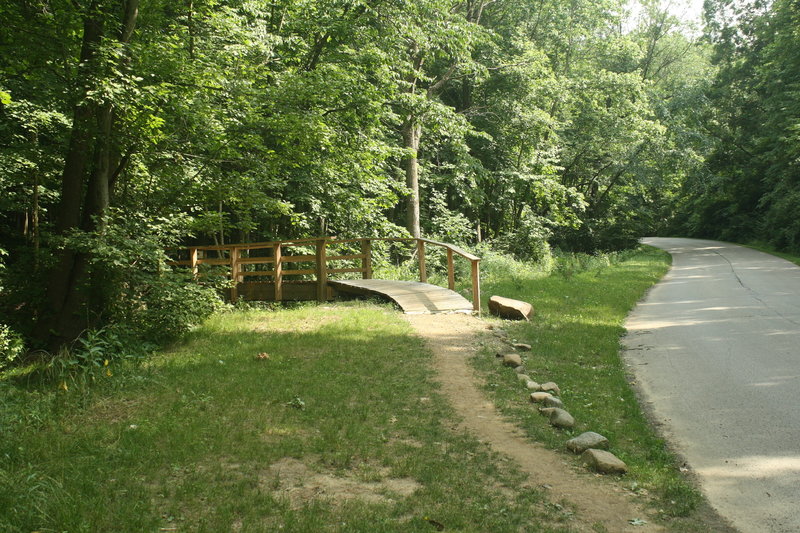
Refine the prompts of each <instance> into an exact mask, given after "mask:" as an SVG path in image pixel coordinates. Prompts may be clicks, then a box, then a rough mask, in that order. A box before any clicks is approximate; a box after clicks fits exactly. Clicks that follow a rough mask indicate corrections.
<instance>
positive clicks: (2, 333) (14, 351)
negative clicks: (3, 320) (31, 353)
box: [0, 324, 25, 370]
mask: <svg viewBox="0 0 800 533" xmlns="http://www.w3.org/2000/svg"><path fill="white" fill-rule="evenodd" d="M24 351H25V344H24V343H23V341H22V338H21V337H20V336H19V335H17V334H16V333H15V332H14V331H13V330H12V329H11V328H9V327H8V326H7V325H5V324H0V370H2V369H3V368H5V367H6V366H8V365H9V364H11V363H13V362H14V361H15V360H16V359H17V358H19V356H21V355H22V353H23V352H24Z"/></svg>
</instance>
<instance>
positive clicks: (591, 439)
mask: <svg viewBox="0 0 800 533" xmlns="http://www.w3.org/2000/svg"><path fill="white" fill-rule="evenodd" d="M589 448H595V449H607V448H608V439H607V438H605V437H604V436H602V435H601V434H599V433H595V432H594V431H587V432H586V433H581V434H580V435H578V436H577V437H575V438H574V439H569V440H568V441H567V449H568V450H570V451H571V452H573V453H583V452H585V451H586V450H588V449H589Z"/></svg>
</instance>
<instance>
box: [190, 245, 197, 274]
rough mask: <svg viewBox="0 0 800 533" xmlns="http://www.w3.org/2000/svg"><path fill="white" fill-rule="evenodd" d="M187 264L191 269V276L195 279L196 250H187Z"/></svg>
mask: <svg viewBox="0 0 800 533" xmlns="http://www.w3.org/2000/svg"><path fill="white" fill-rule="evenodd" d="M189 264H190V265H191V267H192V276H193V277H194V278H195V279H197V275H198V274H199V272H198V270H197V248H189Z"/></svg>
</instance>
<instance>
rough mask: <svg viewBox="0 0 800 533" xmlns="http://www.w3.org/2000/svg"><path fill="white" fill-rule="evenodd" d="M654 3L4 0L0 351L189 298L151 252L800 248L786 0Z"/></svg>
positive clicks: (196, 309)
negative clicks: (238, 247)
mask: <svg viewBox="0 0 800 533" xmlns="http://www.w3.org/2000/svg"><path fill="white" fill-rule="evenodd" d="M669 5H670V2H669V1H660V0H642V1H641V2H640V7H639V9H632V6H631V5H629V2H627V1H626V0H568V1H565V0H413V1H410V0H179V1H174V0H13V1H10V2H3V3H2V4H0V28H2V30H0V367H3V366H5V365H8V364H10V363H12V362H13V361H14V360H15V359H21V358H23V354H24V353H27V352H30V353H39V354H40V355H41V354H55V353H57V351H58V350H59V349H61V348H63V347H64V346H67V345H69V344H70V343H72V342H74V341H75V339H76V338H79V337H81V336H82V335H83V336H84V338H85V337H86V336H87V335H95V336H97V335H99V333H98V332H103V333H104V334H105V335H106V336H105V337H104V338H105V339H106V340H105V341H104V342H118V343H123V342H127V343H128V344H131V343H134V344H135V343H141V342H142V339H145V340H147V341H148V342H154V343H158V342H161V341H162V340H164V339H166V338H168V337H169V336H170V335H175V334H178V333H180V332H181V331H182V330H184V329H186V328H187V327H188V326H189V325H190V324H192V323H194V322H195V321H196V320H198V319H199V318H202V317H205V316H207V315H208V314H209V313H211V312H212V311H213V310H214V309H215V307H216V306H217V305H218V298H217V296H216V291H215V288H214V287H213V286H211V285H209V284H202V285H201V284H198V283H193V282H192V280H191V276H190V275H187V273H186V272H182V271H180V270H173V269H171V268H170V267H169V266H168V265H167V264H166V262H165V261H166V256H165V254H164V250H165V248H167V247H170V246H178V245H184V246H185V245H189V244H224V243H232V242H258V241H269V240H280V239H290V238H303V237H316V236H337V237H340V238H348V237H370V236H380V237H391V236H397V237H400V236H420V235H423V236H426V237H429V238H434V239H438V240H442V241H446V242H450V243H455V244H459V245H461V246H463V247H465V248H466V249H469V250H474V251H477V252H478V253H480V250H494V251H497V252H500V253H506V254H510V255H513V256H515V257H517V258H518V259H521V260H526V261H541V260H543V259H544V258H546V257H547V256H548V255H549V254H550V253H551V250H555V249H558V250H565V251H570V252H583V253H597V252H602V251H611V250H621V249H625V248H629V247H631V246H634V245H635V244H636V242H637V239H638V238H639V237H641V236H644V235H659V234H660V235H667V234H670V235H682V236H691V237H709V238H719V239H725V240H731V241H737V242H748V241H751V242H752V241H762V242H766V243H769V244H770V245H772V246H774V247H776V248H778V249H784V250H790V251H795V252H796V251H800V218H798V217H797V216H796V213H797V210H798V208H800V170H799V169H800V53H798V51H799V50H800V33H799V32H800V0H774V1H772V2H770V1H765V0H706V2H705V6H704V17H703V21H702V23H698V24H691V23H688V22H686V21H683V20H681V19H679V18H678V17H676V16H674V15H673V14H672V11H671V10H670V9H669ZM126 339H127V340H126ZM37 350H38V352H36V351H37Z"/></svg>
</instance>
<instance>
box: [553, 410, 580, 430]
mask: <svg viewBox="0 0 800 533" xmlns="http://www.w3.org/2000/svg"><path fill="white" fill-rule="evenodd" d="M546 409H552V411H551V412H550V425H551V426H555V427H557V428H571V427H573V426H575V419H574V418H573V417H572V415H571V414H569V413H568V412H567V411H565V410H564V409H560V408H558V407H547V408H546Z"/></svg>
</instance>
